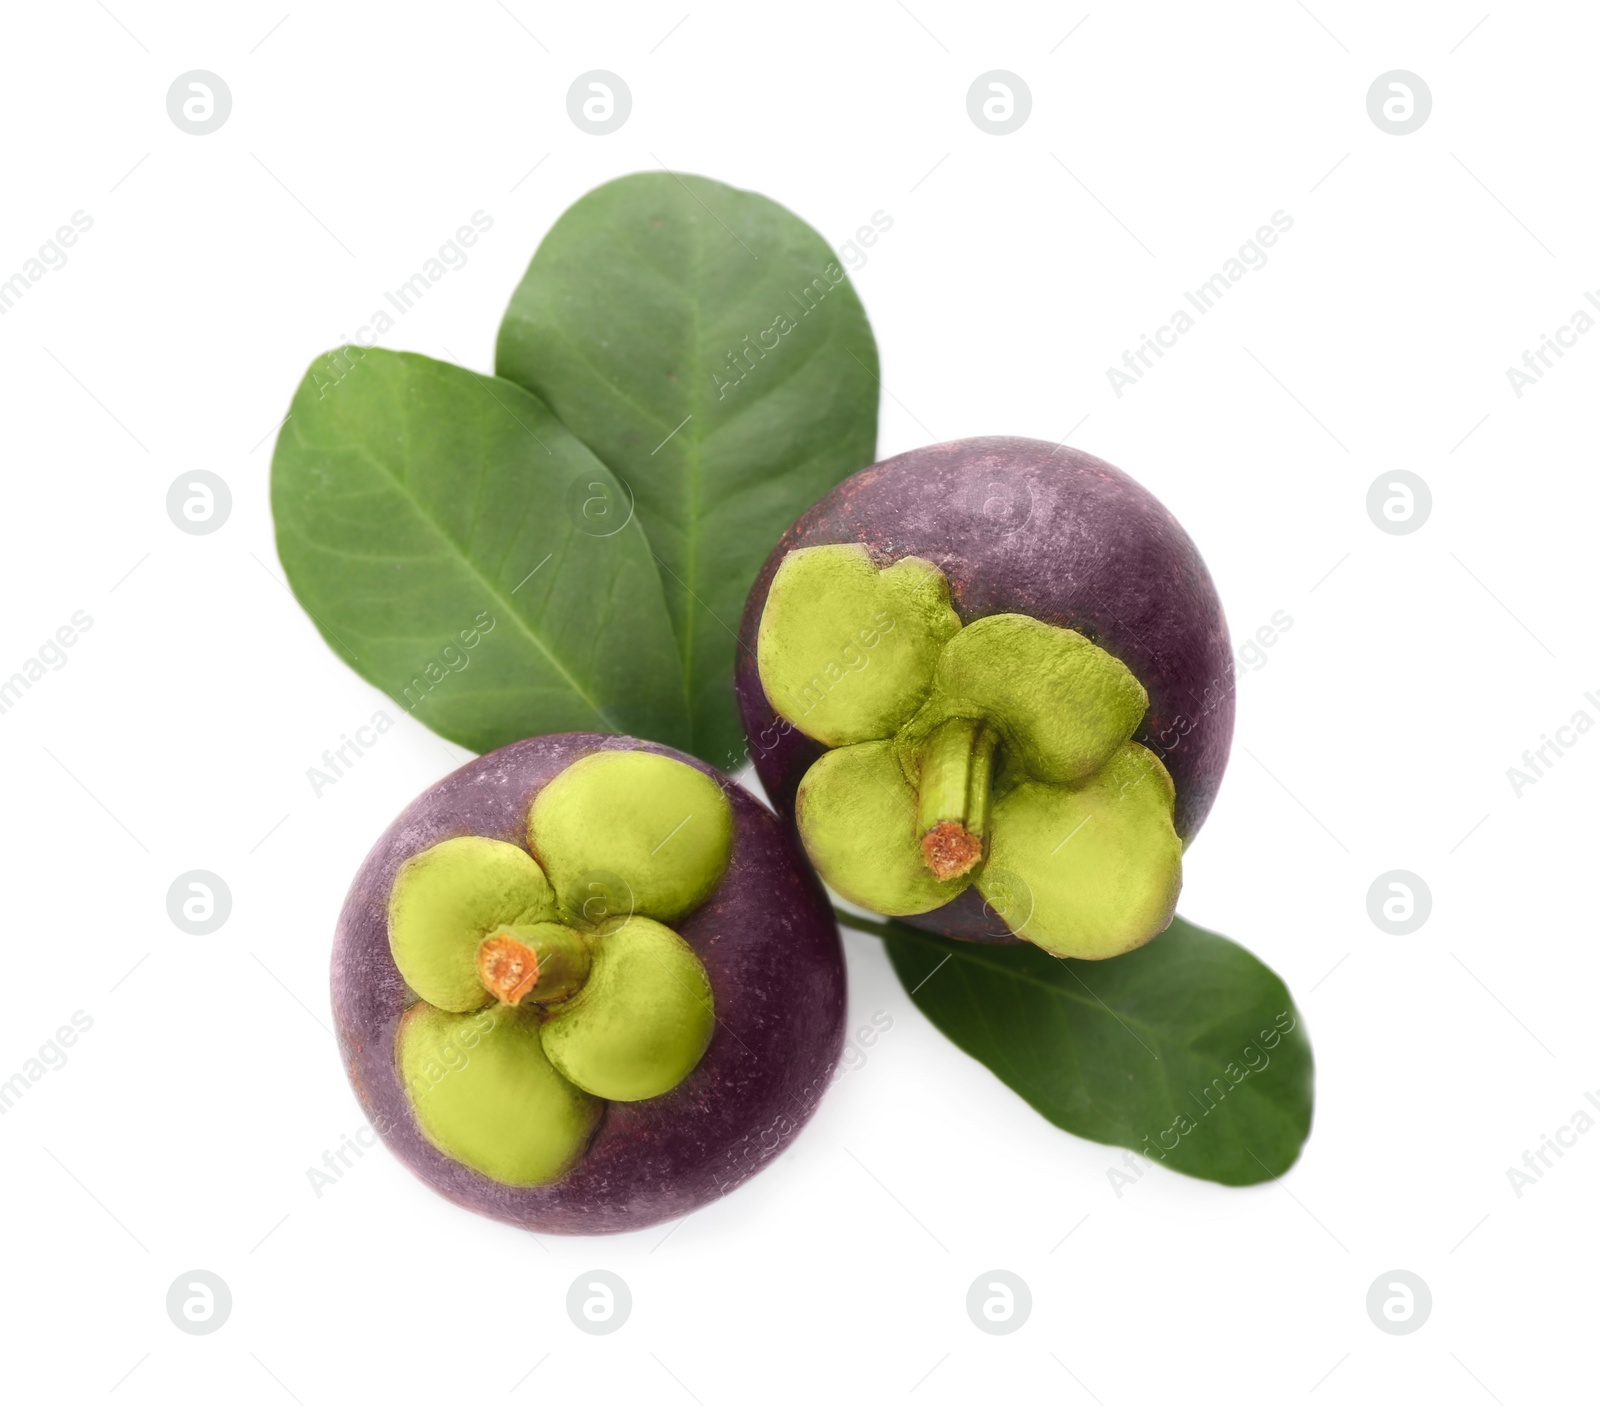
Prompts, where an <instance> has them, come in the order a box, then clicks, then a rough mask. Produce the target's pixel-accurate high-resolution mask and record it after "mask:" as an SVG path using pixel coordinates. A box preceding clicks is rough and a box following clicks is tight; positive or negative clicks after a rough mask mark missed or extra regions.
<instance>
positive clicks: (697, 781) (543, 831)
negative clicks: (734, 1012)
mask: <svg viewBox="0 0 1600 1406" xmlns="http://www.w3.org/2000/svg"><path fill="white" fill-rule="evenodd" d="M528 835H529V842H530V845H531V847H532V848H533V850H534V853H533V854H530V853H529V851H528V850H525V849H523V848H521V847H520V846H518V845H514V844H508V843H506V842H504V841H502V840H493V839H487V838H484V837H482V836H477V835H465V836H460V837H457V838H455V839H449V840H444V841H441V842H440V843H438V844H436V845H433V846H432V847H430V848H429V849H426V850H423V851H422V852H421V853H419V854H417V855H414V856H413V857H412V858H410V859H409V860H407V861H406V862H405V863H404V864H403V865H401V867H400V869H399V871H398V873H397V874H396V875H395V881H394V884H393V887H392V888H391V889H390V892H389V905H388V918H389V949H390V953H391V954H392V956H393V957H394V961H395V965H396V966H397V967H398V968H399V970H400V974H401V976H402V977H404V979H405V981H406V983H407V985H408V986H409V987H410V988H411V989H412V991H414V992H415V993H416V995H417V997H418V998H419V999H418V1000H417V1002H416V1004H414V1005H413V1006H412V1007H411V1008H410V1009H409V1010H408V1011H407V1012H406V1014H405V1016H404V1017H403V1018H402V1020H401V1024H400V1030H399V1034H398V1036H397V1038H396V1051H395V1055H396V1061H397V1065H398V1068H399V1072H400V1076H401V1078H402V1080H403V1081H404V1083H405V1086H406V1090H407V1093H408V1095H409V1097H410V1100H411V1105H412V1109H413V1111H414V1112H415V1114H416V1117H417V1122H418V1125H419V1127H421V1129H422V1131H423V1133H424V1134H425V1135H426V1136H427V1138H428V1139H429V1141H431V1142H432V1143H433V1144H434V1145H435V1146H436V1147H438V1148H439V1149H440V1150H441V1151H442V1152H444V1153H445V1154H446V1155H447V1156H450V1157H452V1158H454V1159H455V1160H456V1161H458V1162H461V1163H463V1164H465V1165H467V1166H470V1167H472V1168H474V1169H475V1170H477V1171H479V1172H481V1173H482V1174H483V1175H485V1176H487V1177H491V1178H493V1179H494V1180H496V1181H499V1182H503V1183H504V1184H506V1185H510V1186H540V1185H546V1184H548V1183H550V1182H552V1181H556V1180H559V1179H560V1178H561V1177H563V1176H565V1175H566V1174H567V1172H568V1171H570V1170H571V1168H572V1167H573V1166H574V1165H575V1164H576V1162H577V1161H578V1160H579V1159H580V1158H581V1156H582V1154H583V1151H584V1149H585V1148H586V1147H587V1146H588V1142H589V1139H590V1137H591V1136H592V1135H593V1132H594V1130H595V1127H596V1126H597V1125H598V1122H599V1119H600V1117H601V1115H602V1113H603V1112H604V1107H605V1101H606V1100H613V1099H614V1100H619V1101H629V1102H632V1101H637V1100H640V1099H648V1098H656V1097H659V1096H660V1095H662V1094H665V1093H667V1092H669V1091H670V1090H672V1089H674V1088H676V1087H677V1085H678V1084H680V1083H681V1082H682V1081H683V1080H684V1079H685V1078H687V1077H688V1075H689V1074H690V1073H691V1072H692V1071H693V1070H694V1068H695V1066H696V1065H697V1064H699V1062H700V1059H701V1057H702V1056H703V1055H704V1054H705V1052H706V1049H707V1047H708V1046H709V1044H710V1042H711V1036H712V1033H713V1030H714V1028H715V1021H716V1017H715V1008H714V1001H713V996H712V991H711V983H710V979H709V978H708V976H707V974H706V970H705V968H704V966H703V965H702V964H701V962H700V959H699V957H697V956H696V955H695V953H694V950H693V949H692V948H691V947H690V946H689V944H688V943H687V942H685V941H684V940H683V938H681V937H680V936H679V935H678V934H677V933H676V932H674V931H673V929H672V928H671V927H669V926H668V924H669V923H675V922H678V921H681V920H682V919H683V918H685V917H687V916H688V915H689V914H690V913H691V912H693V911H694V910H695V909H696V908H698V907H699V906H700V905H701V904H702V903H703V902H704V901H705V900H706V899H707V898H708V897H709V896H710V894H711V892H712V890H713V889H715V888H716V886H717V884H718V882H719V881H720V880H721V878H722V874H723V871H724V870H725V869H726V867H727V864H728V859H729V856H730V854H731V852H732V845H733V811H732V808H731V807H730V806H729V804H728V799H727V797H726V796H725V795H724V794H723V792H722V788H721V787H720V786H719V785H718V784H717V783H716V781H715V780H713V779H712V778H710V777H708V776H706V775H705V774H704V773H702V772H700V771H698V770H696V769H695V768H693V767H690V766H687V765H685V764H684V763H682V762H679V761H676V760H674V759H672V758H670V757H663V756H660V755H658V754H655V753H650V752H597V753H593V754H591V755H590V756H587V757H584V758H582V759H580V760H579V761H577V762H574V763H573V764H572V765H571V766H569V767H567V768H566V770H564V771H563V772H561V773H560V774H559V775H557V776H556V777H554V778H553V779H552V780H551V781H550V782H549V783H548V784H547V785H546V786H545V787H544V788H543V789H542V790H541V791H540V792H539V794H538V796H536V797H535V799H534V802H533V805H532V806H531V807H530V811H529V817H528ZM535 854H537V855H538V856H539V857H538V858H535V857H534V855H535ZM541 860H542V861H543V862H542V863H541Z"/></svg>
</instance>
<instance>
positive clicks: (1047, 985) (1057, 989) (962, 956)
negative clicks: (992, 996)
mask: <svg viewBox="0 0 1600 1406" xmlns="http://www.w3.org/2000/svg"><path fill="white" fill-rule="evenodd" d="M913 935H914V936H915V937H918V938H921V937H922V934H921V933H918V932H917V931H916V929H914V928H913V929H911V930H910V933H905V934H902V933H896V934H895V938H896V939H902V940H903V938H904V937H906V936H913ZM929 945H930V946H935V945H938V944H935V943H933V942H931V941H930V942H929ZM971 945H972V946H973V947H975V948H977V949H978V950H977V951H974V952H963V951H959V950H958V951H954V952H952V953H951V954H950V956H951V960H952V961H954V960H958V959H959V960H960V961H964V962H968V963H970V964H971V965H973V966H975V967H982V968H983V969H984V970H985V971H989V972H993V973H995V974H996V975H997V976H999V977H1001V978H1003V979H1004V980H1007V981H1015V982H1019V983H1020V984H1022V985H1024V986H1037V987H1038V988H1039V989H1040V990H1043V991H1048V992H1050V993H1051V994H1052V995H1054V996H1059V997H1061V998H1062V999H1064V1000H1068V1001H1073V1002H1076V1003H1077V1004H1078V1005H1080V1006H1087V1007H1088V1008H1089V1009H1090V1010H1093V1011H1098V1012H1099V1013H1100V1014H1102V1015H1106V1014H1109V1015H1111V1016H1112V1017H1113V1018H1114V1019H1117V1020H1121V1021H1124V1022H1125V1023H1127V1024H1129V1025H1135V1026H1137V1027H1138V1028H1139V1029H1140V1030H1143V1031H1145V1032H1146V1033H1147V1034H1149V1035H1150V1036H1151V1037H1152V1038H1153V1039H1154V1040H1155V1041H1156V1043H1157V1044H1159V1045H1165V1046H1168V1047H1170V1048H1172V1049H1176V1050H1193V1049H1194V1048H1195V1047H1194V1046H1193V1045H1186V1044H1182V1043H1180V1042H1179V1041H1177V1040H1174V1039H1173V1038H1172V1036H1171V1034H1170V1033H1166V1032H1164V1031H1163V1030H1162V1029H1161V1028H1160V1027H1158V1026H1154V1025H1150V1024H1148V1023H1147V1022H1145V1021H1143V1020H1141V1019H1140V1018H1139V1017H1138V1016H1136V1015H1131V1014H1129V1015H1124V1014H1123V1012H1121V1011H1119V1010H1117V1009H1116V1008H1115V1007H1114V1006H1112V1005H1110V1004H1109V1003H1107V1002H1105V1001H1104V1000H1102V999H1101V998H1099V997H1093V998H1092V999H1091V997H1089V996H1083V995H1080V994H1079V993H1078V992H1076V991H1074V990H1072V988H1071V987H1068V986H1057V985H1055V984H1054V983H1053V982H1049V981H1046V980H1044V979H1043V978H1042V977H1037V976H1034V975H1033V974H1032V973H1018V972H1015V971H1013V970H1012V969H1011V968H1010V967H1007V966H1003V965H1001V964H1000V963H998V962H988V961H985V960H984V958H983V950H982V944H981V943H973V944H971ZM1056 960H1057V961H1062V960H1064V959H1062V958H1059V957H1058V958H1057V959H1056Z"/></svg>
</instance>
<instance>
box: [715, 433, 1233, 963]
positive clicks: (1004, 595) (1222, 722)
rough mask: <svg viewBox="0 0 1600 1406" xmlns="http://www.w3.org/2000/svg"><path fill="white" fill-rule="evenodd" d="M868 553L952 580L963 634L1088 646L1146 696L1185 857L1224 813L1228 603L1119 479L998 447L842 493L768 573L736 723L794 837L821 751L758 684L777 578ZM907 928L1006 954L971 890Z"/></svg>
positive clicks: (961, 452) (791, 535) (1177, 530)
mask: <svg viewBox="0 0 1600 1406" xmlns="http://www.w3.org/2000/svg"><path fill="white" fill-rule="evenodd" d="M838 542H863V543H865V544H866V545H867V547H868V548H869V549H870V550H871V552H872V554H873V556H874V558H875V559H876V560H877V562H878V564H879V565H880V566H887V565H888V564H889V563H890V562H892V561H897V560H898V559H899V558H901V557H905V556H918V557H924V558H926V559H927V560H929V561H931V562H934V563H936V564H937V565H938V566H939V567H941V568H942V569H943V571H944V573H945V575H946V576H947V577H948V578H949V580H950V594H951V599H952V601H953V603H954V605H955V608H956V613H957V614H958V615H959V616H960V617H961V621H962V623H963V624H967V623H968V622H970V621H973V620H976V619H979V618H980V617H982V616H985V615H998V614H1002V613H1006V612H1015V613H1017V614H1022V615H1031V616H1033V617H1034V618H1035V619H1037V620H1044V621H1047V622H1048V623H1049V624H1052V625H1062V626H1066V627H1067V628H1070V629H1074V630H1077V631H1079V632H1080V633H1081V634H1084V635H1086V636H1087V637H1088V638H1089V639H1091V640H1093V641H1094V642H1095V643H1096V644H1098V645H1100V646H1101V647H1102V648H1103V649H1105V650H1107V651H1109V652H1110V653H1112V654H1114V655H1115V656H1116V657H1117V658H1118V659H1120V660H1122V662H1123V663H1124V664H1126V665H1127V666H1128V667H1129V668H1130V669H1132V670H1133V672H1134V674H1135V676H1137V678H1138V679H1139V682H1140V683H1142V684H1143V685H1144V686H1145V689H1146V691H1147V692H1148V693H1149V695H1150V707H1149V710H1148V711H1147V712H1146V714H1145V716H1144V721H1143V722H1142V723H1141V724H1140V727H1139V729H1138V731H1136V732H1135V733H1134V739H1135V740H1136V741H1138V742H1142V743H1143V744H1144V745H1145V746H1146V747H1148V748H1150V750H1151V751H1153V752H1154V753H1155V754H1156V755H1157V756H1158V757H1160V758H1161V760H1162V761H1163V762H1164V763H1165V764H1166V767H1167V770H1168V771H1169V772H1170V773H1171V774H1172V780H1173V784H1174V785H1175V786H1176V788H1177V793H1178V795H1177V814H1176V818H1175V822H1174V823H1175V825H1176V828H1177V831H1178V834H1179V836H1180V837H1182V838H1183V839H1184V840H1185V841H1186V842H1187V841H1188V840H1189V839H1191V838H1193V836H1194V834H1195V832H1196V831H1197V830H1199V828H1200V825H1201V822H1203V821H1204V820H1205V818H1206V814H1207V812H1208V811H1209V810H1210V809H1211V803H1212V801H1213V800H1215V799H1216V794H1217V787H1218V786H1219V785H1220V784H1221V782H1222V772H1223V769H1224V768H1225V767H1226V766H1227V762H1228V747H1229V744H1230V742H1231V741H1232V739H1233V688H1234V683H1233V651H1232V649H1231V647H1230V646H1229V643H1228V625H1227V621H1226V620H1225V619H1224V618H1223V614H1222V603H1221V601H1219V600H1218V599H1217V590H1216V587H1215V586H1214V585H1213V584H1212V581H1211V575H1210V573H1209V572H1208V571H1207V570H1206V567H1205V563H1204V562H1203V561H1202V560H1201V559H1200V553H1199V552H1198V551H1197V550H1196V548H1195V545H1194V543H1193V542H1192V541H1190V540H1189V536H1188V534H1187V533H1185V532H1184V530H1183V529H1182V528H1181V527H1180V526H1178V523H1177V521H1176V519H1174V518H1173V516H1172V514H1171V513H1169V512H1168V511H1167V510H1166V509H1165V508H1164V507H1162V506H1161V504H1160V503H1159V502H1157V501H1156V499H1155V498H1154V497H1152V496H1151V494H1150V493H1149V492H1148V491H1146V490H1145V489H1144V488H1141V487H1140V486H1139V485H1138V484H1137V483H1135V482H1134V481H1133V480H1132V479H1131V478H1129V477H1128V476H1127V475H1126V474H1124V473H1122V472H1121V471H1120V470H1119V469H1114V468H1113V467H1112V466H1111V465H1110V464H1107V463H1105V462H1104V461H1102V460H1100V459H1096V458H1094V457H1093V456H1092V455H1089V454H1083V453H1080V452H1079V451H1078V450H1075V449H1066V448H1058V447H1056V446H1054V445H1050V444H1046V443H1045V442H1044V441H1043V440H1037V439H1014V438H1009V437H1004V436H990V437H985V438H982V439H963V440H955V441H952V442H950V443H947V444H935V445H930V446H929V447H928V448H926V449H913V450H912V451H911V452H910V453H908V454H901V455H898V456H897V457H895V458H893V459H885V460H884V461H883V462H882V463H881V464H874V465H872V467H871V468H867V469H863V470H862V471H861V472H860V473H858V474H856V475H855V476H854V477H852V478H848V479H846V480H845V481H844V482H843V483H841V484H840V485H839V486H838V487H837V488H835V489H834V490H833V491H832V492H831V493H829V494H828V495H827V497H825V498H823V499H822V500H821V501H820V502H818V503H817V504H816V505H815V506H814V507H813V508H811V509H810V510H809V511H808V512H807V513H806V514H805V515H804V516H803V517H801V518H800V520H799V521H798V522H796V523H795V524H794V526H793V527H791V528H790V529H789V530H788V531H787V532H786V533H784V535H783V537H782V539H781V540H780V541H779V543H778V545H777V546H776V547H774V548H773V551H772V555H771V556H769V557H768V558H767V561H766V564H765V565H764V566H763V567H762V569H761V574H760V576H758V577H757V578H756V583H755V586H754V587H753V588H752V589H751V592H750V598H749V600H748V601H747V602H746V604H745V610H744V619H743V622H742V624H741V626H740V644H741V648H740V651H739V665H738V679H737V686H738V693H739V710H740V715H741V718H742V720H743V722H744V729H745V736H746V737H747V738H748V739H749V742H750V755H751V759H752V760H753V761H754V763H755V767H756V771H757V773H758V774H759V775H760V777H761V783H762V785H763V786H765V787H766V791H767V795H768V796H770V797H771V798H772V803H773V805H775V806H776V807H777V808H778V811H779V813H780V814H782V815H784V816H785V817H787V818H788V819H790V821H791V822H792V820H793V816H794V798H795V790H796V788H797V787H798V786H799V785H800V778H801V777H802V776H804V775H805V773H806V771H807V769H808V768H809V767H810V766H811V764H812V762H814V761H815V760H816V759H817V758H818V757H819V756H821V755H822V752H823V748H822V747H821V746H820V745H818V744H817V743H815V742H813V741H811V740H810V739H809V738H807V737H805V736H804V735H803V734H802V733H800V732H798V731H797V730H795V729H794V728H793V727H791V726H790V725H789V724H788V723H786V722H785V721H784V720H783V719H781V718H779V717H778V716H777V714H776V713H774V712H773V710H772V705H771V704H770V703H768V701H767V696H766V693H765V691H764V690H763V689H762V687H761V678H760V675H759V674H758V673H757V671H756V647H755V646H756V629H757V627H758V626H759V624H760V623H761V612H762V610H763V609H764V608H765V606H766V601H767V591H768V590H769V589H770V587H771V585H772V577H773V574H774V573H775V572H776V571H777V569H778V563H779V562H780V561H782V559H783V557H784V555H785V554H786V553H787V552H789V551H791V550H792V549H794V548H795V547H816V546H823V545H826V544H830V543H838ZM903 921H905V922H909V923H913V924H915V925H916V926H917V927H921V928H926V929H928V930H929V931H932V932H941V933H945V934H947V935H948V936H951V937H963V938H968V939H970V940H972V941H977V942H993V941H1009V940H1014V939H1011V938H1009V937H1008V936H1007V935H1006V934H1005V931H1004V927H1003V925H999V924H997V919H996V918H995V916H994V914H993V913H992V912H990V911H988V910H986V909H985V908H984V905H983V900H982V898H981V897H980V896H979V894H978V892H977V890H976V889H968V890H967V891H966V892H965V893H963V894H962V895H961V897H960V898H958V899H956V900H955V902H953V903H947V904H946V905H945V906H944V907H942V908H936V909H934V910H933V911H932V912H931V913H923V914H919V915H917V916H915V917H910V918H906V919H904V920H903Z"/></svg>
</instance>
